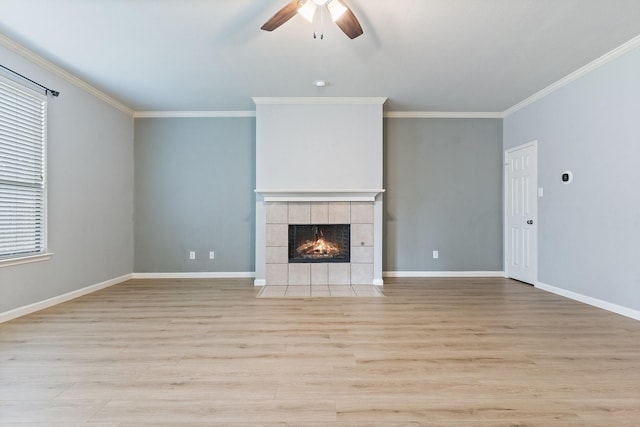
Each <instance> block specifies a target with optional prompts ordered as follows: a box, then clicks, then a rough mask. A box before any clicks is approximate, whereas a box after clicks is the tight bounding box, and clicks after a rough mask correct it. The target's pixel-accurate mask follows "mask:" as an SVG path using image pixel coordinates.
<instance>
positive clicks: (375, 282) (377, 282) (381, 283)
mask: <svg viewBox="0 0 640 427" xmlns="http://www.w3.org/2000/svg"><path fill="white" fill-rule="evenodd" d="M373 285H374V286H384V280H383V279H373Z"/></svg>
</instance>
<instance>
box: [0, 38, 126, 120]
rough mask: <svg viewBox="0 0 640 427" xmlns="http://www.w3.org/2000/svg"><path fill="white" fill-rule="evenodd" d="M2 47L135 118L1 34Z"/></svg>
mask: <svg viewBox="0 0 640 427" xmlns="http://www.w3.org/2000/svg"><path fill="white" fill-rule="evenodd" d="M0 45H2V46H4V47H6V48H7V49H9V50H11V51H13V52H15V53H17V54H18V55H20V56H22V57H23V58H25V59H28V60H29V61H31V62H33V63H34V64H36V65H38V66H40V67H42V68H44V69H45V70H47V71H49V72H51V73H53V74H55V75H57V76H58V77H61V78H62V79H64V80H66V81H67V82H69V83H71V84H72V85H74V86H76V87H78V88H80V89H82V90H84V91H85V92H87V93H89V94H91V95H93V96H95V97H96V98H98V99H100V100H102V101H104V102H106V103H107V104H109V105H111V106H112V107H115V108H117V109H118V110H120V111H122V112H123V113H126V114H128V115H130V116H133V110H132V109H131V108H129V107H127V106H126V105H124V104H123V103H122V102H120V101H118V100H116V99H115V98H112V97H110V96H109V95H107V94H106V93H104V92H102V91H100V90H98V89H96V88H95V87H93V86H91V85H90V84H89V83H87V82H85V81H84V80H82V79H80V78H78V77H76V76H74V75H73V74H71V73H69V72H68V71H65V70H63V69H62V68H60V67H58V66H57V65H55V64H54V63H52V62H50V61H48V60H46V59H44V58H43V57H42V56H40V55H38V54H37V53H35V52H33V51H31V50H29V49H27V48H26V47H24V46H22V45H21V44H19V43H17V42H16V41H14V40H11V39H10V38H9V37H7V36H5V35H4V34H2V33H0Z"/></svg>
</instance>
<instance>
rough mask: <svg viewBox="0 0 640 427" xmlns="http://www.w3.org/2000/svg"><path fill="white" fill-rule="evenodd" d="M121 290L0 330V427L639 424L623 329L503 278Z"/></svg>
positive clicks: (639, 350)
mask: <svg viewBox="0 0 640 427" xmlns="http://www.w3.org/2000/svg"><path fill="white" fill-rule="evenodd" d="M257 291H258V290H257V289H255V288H254V287H253V286H252V285H251V283H250V282H249V281H246V280H172V281H158V280H146V281H142V280H134V281H129V282H127V283H124V284H121V285H117V286H113V287H111V288H108V289H105V290H102V291H99V292H96V293H93V294H91V295H87V296H85V297H82V298H79V299H77V300H74V301H71V302H68V303H65V304H61V305H58V306H56V307H52V308H50V309H47V310H44V311H41V312H38V313H34V314H32V315H29V316H25V317H23V318H20V319H16V320H13V321H11V322H7V323H4V324H0V426H4V425H12V426H21V427H26V426H29V427H31V426H44V425H47V426H65V427H75V426H85V427H87V426H93V427H133V426H140V427H150V426H184V427H189V426H191V427H204V426H287V425H292V426H383V427H387V426H389V427H390V426H421V425H424V426H463V427H469V426H640V322H637V321H634V320H631V319H628V318H624V317H621V316H618V315H615V314H612V313H608V312H605V311H602V310H599V309H597V308H593V307H590V306H587V305H583V304H580V303H578V302H574V301H571V300H568V299H564V298H562V297H559V296H556V295H553V294H549V293H546V292H543V291H540V290H537V289H534V288H532V287H530V286H528V285H524V284H521V283H519V282H515V281H510V280H506V279H406V280H402V279H394V280H393V281H392V280H388V281H387V284H386V285H385V287H384V294H385V295H386V297H385V298H318V299H258V298H255V296H256V294H257Z"/></svg>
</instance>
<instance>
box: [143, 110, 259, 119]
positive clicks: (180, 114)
mask: <svg viewBox="0 0 640 427" xmlns="http://www.w3.org/2000/svg"><path fill="white" fill-rule="evenodd" d="M255 116H256V112H255V111H136V112H135V113H133V117H134V118H135V119H140V118H145V119H146V118H190V117H255Z"/></svg>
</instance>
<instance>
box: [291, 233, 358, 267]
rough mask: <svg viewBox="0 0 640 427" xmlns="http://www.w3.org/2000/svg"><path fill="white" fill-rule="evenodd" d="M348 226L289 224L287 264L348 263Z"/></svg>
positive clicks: (349, 238)
mask: <svg viewBox="0 0 640 427" xmlns="http://www.w3.org/2000/svg"><path fill="white" fill-rule="evenodd" d="M350 234H351V226H350V225H349V224H330V225H328V224H327V225H324V224H315V225H295V224H289V262H291V263H303V262H350V261H351V254H350V249H351V236H350Z"/></svg>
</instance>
